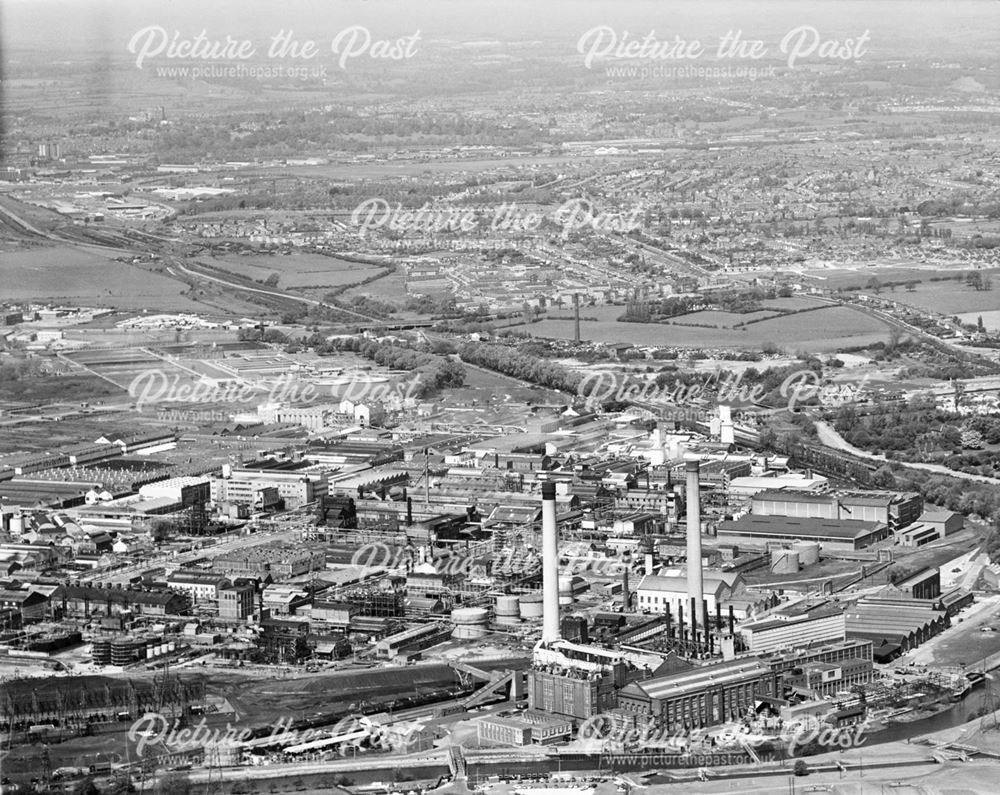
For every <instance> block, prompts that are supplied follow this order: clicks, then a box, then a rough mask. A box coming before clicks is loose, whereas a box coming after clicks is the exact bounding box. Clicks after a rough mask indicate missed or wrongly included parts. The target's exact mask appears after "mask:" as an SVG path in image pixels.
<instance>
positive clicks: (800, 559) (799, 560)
mask: <svg viewBox="0 0 1000 795" xmlns="http://www.w3.org/2000/svg"><path fill="white" fill-rule="evenodd" d="M814 563H819V544H817V543H815V542H810V541H798V542H796V543H794V544H792V545H791V546H790V547H786V548H782V549H772V550H771V571H772V572H773V573H774V574H795V573H796V572H797V571H799V569H801V568H802V567H804V566H811V565H812V564H814Z"/></svg>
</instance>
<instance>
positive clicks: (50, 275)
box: [0, 246, 204, 312]
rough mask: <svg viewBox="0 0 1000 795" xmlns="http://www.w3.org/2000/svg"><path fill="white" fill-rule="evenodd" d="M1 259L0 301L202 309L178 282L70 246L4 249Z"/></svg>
mask: <svg viewBox="0 0 1000 795" xmlns="http://www.w3.org/2000/svg"><path fill="white" fill-rule="evenodd" d="M3 259H4V264H3V282H2V284H0V299H2V300H6V301H13V302H19V301H44V300H48V301H56V302H58V301H65V302H67V303H72V304H91V305H94V306H114V307H121V308H124V309H139V310H141V309H150V310H155V309H162V310H170V311H183V312H200V311H204V307H203V306H202V305H201V304H198V303H196V302H195V301H192V300H191V299H190V298H187V297H185V296H183V295H181V293H182V292H183V291H184V290H185V289H187V285H185V284H183V283H182V282H178V281H174V280H173V279H170V278H167V277H166V276H161V275H159V274H156V273H150V272H149V271H147V270H142V269H140V268H137V267H135V266H133V265H126V264H124V263H121V262H115V261H114V260H111V259H108V258H106V257H103V256H101V255H99V254H96V253H91V252H86V251H80V250H79V249H74V248H71V247H69V246H51V247H46V248H33V249H28V250H22V251H13V252H7V253H4V255H3Z"/></svg>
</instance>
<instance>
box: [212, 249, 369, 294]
mask: <svg viewBox="0 0 1000 795" xmlns="http://www.w3.org/2000/svg"><path fill="white" fill-rule="evenodd" d="M211 264H212V265H214V266H215V267H217V268H220V269H222V270H226V271H228V272H230V273H233V274H236V275H237V276H242V277H244V278H249V279H254V280H256V281H263V280H264V279H267V278H268V277H269V276H270V275H271V274H275V273H276V274H278V285H277V286H278V287H279V288H285V289H292V290H299V289H304V288H309V287H318V288H325V287H339V286H341V285H345V284H354V283H357V282H360V281H363V280H364V279H367V278H369V277H370V276H373V275H375V274H377V273H379V272H380V271H381V270H384V268H381V267H379V266H378V265H369V264H365V263H361V262H348V261H347V260H343V259H338V258H337V257H327V256H324V255H322V254H287V255H283V256H282V255H274V256H268V255H266V254H253V255H246V256H244V255H238V256H227V257H219V258H217V259H215V260H213V261H212V263H211Z"/></svg>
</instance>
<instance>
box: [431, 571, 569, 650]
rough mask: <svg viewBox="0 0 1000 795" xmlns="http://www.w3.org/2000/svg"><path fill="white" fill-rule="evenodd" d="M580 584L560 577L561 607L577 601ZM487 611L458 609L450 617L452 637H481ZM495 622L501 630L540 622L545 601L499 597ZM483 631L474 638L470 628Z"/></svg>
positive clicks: (534, 595)
mask: <svg viewBox="0 0 1000 795" xmlns="http://www.w3.org/2000/svg"><path fill="white" fill-rule="evenodd" d="M581 583H585V581H584V580H582V578H580V577H560V578H559V604H560V606H565V605H570V604H572V603H573V602H574V601H575V599H576V596H575V592H576V591H577V590H579V589H580V586H581ZM485 612H486V611H485V608H474V607H469V608H465V607H462V608H457V609H456V610H453V611H452V613H451V620H452V621H453V622H454V624H455V632H454V633H453V637H456V638H459V637H462V638H469V637H482V634H483V633H485V628H486V627H487V626H488V624H489V616H488V615H485V616H483V615H482V613H485ZM493 615H494V618H493V620H494V622H495V623H496V624H498V625H499V626H507V627H513V626H517V625H519V624H521V623H522V622H535V621H540V620H541V619H542V618H544V615H545V597H544V596H543V595H542V594H541V593H529V594H521V595H516V594H503V595H501V596H497V597H496V600H495V601H494V603H493ZM472 626H474V627H476V630H477V631H478V630H479V629H480V628H482V629H483V632H482V633H480V634H478V635H471V634H469V633H470V627H472Z"/></svg>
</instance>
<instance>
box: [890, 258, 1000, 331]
mask: <svg viewBox="0 0 1000 795" xmlns="http://www.w3.org/2000/svg"><path fill="white" fill-rule="evenodd" d="M983 273H984V274H988V275H989V276H990V278H991V279H992V280H993V281H994V283H996V287H994V289H992V290H976V289H975V288H972V287H969V286H968V285H966V284H965V282H964V281H947V282H927V281H925V282H923V283H921V284H918V285H917V289H916V290H914V291H913V292H912V293H911V292H909V291H908V290H905V289H897V290H896V291H895V292H893V291H889V290H883V291H882V297H883V298H889V299H890V300H892V301H898V302H899V303H901V304H907V305H908V306H915V307H917V308H919V309H929V310H931V311H932V312H941V313H943V314H945V315H951V314H957V313H960V312H977V311H989V310H998V309H1000V282H998V281H997V280H998V278H1000V271H983ZM983 319H984V321H985V318H983ZM972 322H975V318H973V319H972Z"/></svg>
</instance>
